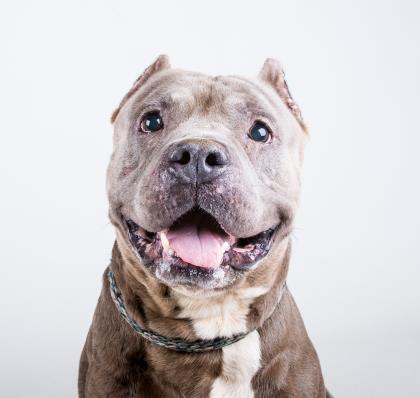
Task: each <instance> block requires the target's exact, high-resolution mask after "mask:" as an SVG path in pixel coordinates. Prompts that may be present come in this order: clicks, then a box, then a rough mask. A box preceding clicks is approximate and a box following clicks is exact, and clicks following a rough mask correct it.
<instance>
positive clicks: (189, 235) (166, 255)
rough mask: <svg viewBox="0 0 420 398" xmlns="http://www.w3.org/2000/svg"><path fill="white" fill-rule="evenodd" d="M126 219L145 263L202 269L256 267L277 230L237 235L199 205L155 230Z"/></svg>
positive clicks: (211, 270)
mask: <svg viewBox="0 0 420 398" xmlns="http://www.w3.org/2000/svg"><path fill="white" fill-rule="evenodd" d="M124 221H125V224H126V226H127V230H128V237H129V240H130V242H131V245H132V246H133V248H134V249H135V250H136V251H137V253H138V255H139V256H140V258H141V259H142V260H143V262H144V263H145V265H146V266H147V265H151V264H154V265H162V264H164V265H165V266H166V267H168V266H171V267H176V268H178V269H181V271H182V268H185V269H190V270H191V268H192V269H196V270H197V272H200V273H212V272H214V271H215V270H225V271H226V268H231V269H234V270H249V269H251V268H253V267H254V266H255V265H256V264H257V263H258V262H259V261H260V260H261V259H262V258H264V257H265V256H266V255H267V253H268V252H269V250H270V247H271V245H272V242H273V240H274V235H275V232H276V230H277V228H270V229H268V230H265V231H263V232H261V233H259V234H257V235H254V236H251V237H246V238H241V237H235V236H233V235H230V234H229V233H227V232H226V231H224V230H223V228H222V227H221V225H220V224H219V223H218V221H217V220H216V219H215V218H214V217H212V216H211V215H210V214H208V213H207V212H205V211H203V210H201V209H199V208H194V209H192V210H190V211H189V212H187V213H185V214H184V215H183V216H181V217H180V218H179V219H178V220H176V221H175V222H174V223H173V224H172V225H171V227H170V228H168V229H165V230H163V231H160V232H156V233H152V232H148V231H146V230H144V229H143V228H141V227H140V226H139V225H137V224H136V223H135V222H134V221H132V220H127V219H124ZM190 273H191V272H190Z"/></svg>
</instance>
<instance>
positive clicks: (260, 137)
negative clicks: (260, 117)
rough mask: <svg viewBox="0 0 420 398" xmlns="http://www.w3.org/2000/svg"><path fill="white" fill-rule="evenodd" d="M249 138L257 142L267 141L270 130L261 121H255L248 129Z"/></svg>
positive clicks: (269, 136)
mask: <svg viewBox="0 0 420 398" xmlns="http://www.w3.org/2000/svg"><path fill="white" fill-rule="evenodd" d="M248 135H249V138H251V140H254V141H257V142H268V141H269V140H270V138H271V131H270V129H269V128H268V127H267V125H266V124H265V123H263V122H260V121H256V122H255V123H254V125H253V126H252V127H251V130H249V134H248Z"/></svg>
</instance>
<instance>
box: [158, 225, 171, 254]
mask: <svg viewBox="0 0 420 398" xmlns="http://www.w3.org/2000/svg"><path fill="white" fill-rule="evenodd" d="M159 235H160V241H161V242H162V247H163V251H164V252H165V253H167V254H169V255H170V256H172V255H173V254H174V251H173V249H171V246H170V245H169V240H168V238H167V237H166V233H165V232H164V231H162V232H161V233H160V234H159Z"/></svg>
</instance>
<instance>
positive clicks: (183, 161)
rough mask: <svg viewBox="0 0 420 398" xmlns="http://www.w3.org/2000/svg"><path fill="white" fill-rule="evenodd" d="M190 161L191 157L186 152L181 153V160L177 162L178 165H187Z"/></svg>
mask: <svg viewBox="0 0 420 398" xmlns="http://www.w3.org/2000/svg"><path fill="white" fill-rule="evenodd" d="M190 160H191V155H190V153H189V152H188V151H183V152H182V155H181V158H180V159H179V160H178V163H179V164H183V165H184V164H188V163H189V162H190Z"/></svg>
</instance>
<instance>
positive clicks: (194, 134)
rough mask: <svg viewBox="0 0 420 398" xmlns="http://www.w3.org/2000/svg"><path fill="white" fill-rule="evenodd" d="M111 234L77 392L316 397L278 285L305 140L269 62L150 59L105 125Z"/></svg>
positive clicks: (316, 367)
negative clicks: (243, 71) (231, 65)
mask: <svg viewBox="0 0 420 398" xmlns="http://www.w3.org/2000/svg"><path fill="white" fill-rule="evenodd" d="M112 122H113V123H114V126H115V136H114V151H113V154H112V158H111V162H110V165H109V168H108V178H107V188H108V196H109V203H110V219H111V222H112V224H113V225H114V226H115V228H116V234H117V239H116V243H115V245H114V249H113V252H112V260H111V264H110V266H109V267H108V268H107V270H106V271H105V274H104V279H103V289H102V292H101V295H100V298H99V302H98V305H97V308H96V311H95V315H94V318H93V322H92V325H91V328H90V331H89V334H88V336H87V340H86V344H85V347H84V349H83V352H82V356H81V360H80V371H79V396H80V397H82V398H84V397H86V398H87V397H111V398H118V397H121V398H122V397H125V398H126V397H147V398H154V397H156V398H161V397H170V398H171V397H188V398H194V397H197V398H199V397H200V398H202V397H212V398H215V397H220V398H229V397H230V398H248V397H256V398H263V397H299V398H302V397H308V398H309V397H323V398H324V397H329V396H330V395H329V393H328V392H327V391H326V389H325V386H324V382H323V378H322V373H321V369H320V364H319V361H318V357H317V354H316V352H315V350H314V348H313V346H312V344H311V342H310V340H309V338H308V336H307V333H306V331H305V327H304V324H303V322H302V319H301V317H300V315H299V311H298V309H297V307H296V305H295V303H294V301H293V298H292V296H291V294H290V292H289V290H288V289H287V287H286V275H287V270H288V265H289V257H290V245H291V242H290V232H291V230H292V226H293V220H294V215H295V212H296V208H297V204H298V199H299V191H300V170H301V164H302V160H303V150H304V146H305V142H306V140H307V133H306V128H305V125H304V122H303V120H302V117H301V114H300V111H299V108H298V107H297V105H296V104H295V102H294V101H293V99H292V97H291V96H290V93H289V90H288V88H287V85H286V81H285V80H284V73H283V71H282V69H281V67H280V66H279V64H278V63H277V62H276V61H275V60H272V59H268V60H267V61H266V62H265V64H264V66H263V68H262V70H261V72H260V74H259V76H258V77H257V78H255V79H246V78H242V77H237V76H216V77H211V76H206V75H203V74H199V73H193V72H186V71H182V70H177V69H171V68H170V65H169V60H168V58H167V57H166V56H160V57H159V58H158V59H157V60H156V61H155V62H154V63H153V64H152V65H151V66H149V67H148V68H147V69H146V70H145V72H144V73H143V74H142V75H141V76H140V77H139V78H138V79H137V80H136V82H135V83H134V86H133V87H132V88H131V89H130V91H129V92H128V93H127V94H126V96H125V97H124V98H123V100H122V102H121V104H120V106H119V107H118V109H117V110H116V111H115V112H114V114H113V115H112Z"/></svg>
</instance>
